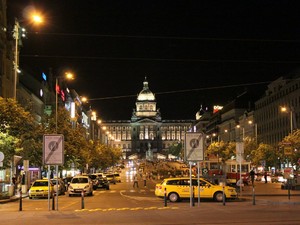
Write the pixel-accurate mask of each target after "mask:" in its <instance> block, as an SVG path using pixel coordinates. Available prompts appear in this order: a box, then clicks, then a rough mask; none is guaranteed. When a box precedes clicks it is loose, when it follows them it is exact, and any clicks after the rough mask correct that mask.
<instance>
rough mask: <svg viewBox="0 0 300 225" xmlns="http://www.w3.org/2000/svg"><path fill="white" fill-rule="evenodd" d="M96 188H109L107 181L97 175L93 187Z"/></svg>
mask: <svg viewBox="0 0 300 225" xmlns="http://www.w3.org/2000/svg"><path fill="white" fill-rule="evenodd" d="M98 188H103V189H106V190H109V181H108V180H107V179H106V178H105V177H98V178H97V183H96V184H95V186H94V189H98Z"/></svg>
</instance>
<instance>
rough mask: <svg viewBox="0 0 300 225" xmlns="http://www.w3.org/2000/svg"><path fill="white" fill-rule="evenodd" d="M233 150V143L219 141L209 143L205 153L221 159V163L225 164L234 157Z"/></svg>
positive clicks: (234, 145) (234, 146) (234, 147)
mask: <svg viewBox="0 0 300 225" xmlns="http://www.w3.org/2000/svg"><path fill="white" fill-rule="evenodd" d="M235 149H236V144H235V142H224V141H220V142H213V143H211V144H210V145H209V146H208V148H207V150H206V153H207V154H213V155H215V156H217V157H218V158H221V161H222V162H223V163H225V162H226V161H227V160H228V159H231V158H232V157H235Z"/></svg>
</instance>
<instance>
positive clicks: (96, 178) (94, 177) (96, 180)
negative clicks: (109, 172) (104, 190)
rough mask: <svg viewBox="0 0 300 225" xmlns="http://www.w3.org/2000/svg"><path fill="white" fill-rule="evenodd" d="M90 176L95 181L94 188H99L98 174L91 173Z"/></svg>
mask: <svg viewBox="0 0 300 225" xmlns="http://www.w3.org/2000/svg"><path fill="white" fill-rule="evenodd" d="M88 176H89V178H90V179H91V180H92V182H93V188H94V190H95V189H97V188H96V187H97V183H98V175H96V174H89V175H88Z"/></svg>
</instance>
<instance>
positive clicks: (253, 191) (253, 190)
mask: <svg viewBox="0 0 300 225" xmlns="http://www.w3.org/2000/svg"><path fill="white" fill-rule="evenodd" d="M252 204H253V205H255V188H254V185H253V186H252Z"/></svg>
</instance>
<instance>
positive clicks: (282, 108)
mask: <svg viewBox="0 0 300 225" xmlns="http://www.w3.org/2000/svg"><path fill="white" fill-rule="evenodd" d="M280 111H281V112H283V113H290V127H291V134H292V133H293V110H292V107H290V108H287V107H285V106H283V107H280Z"/></svg>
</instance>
